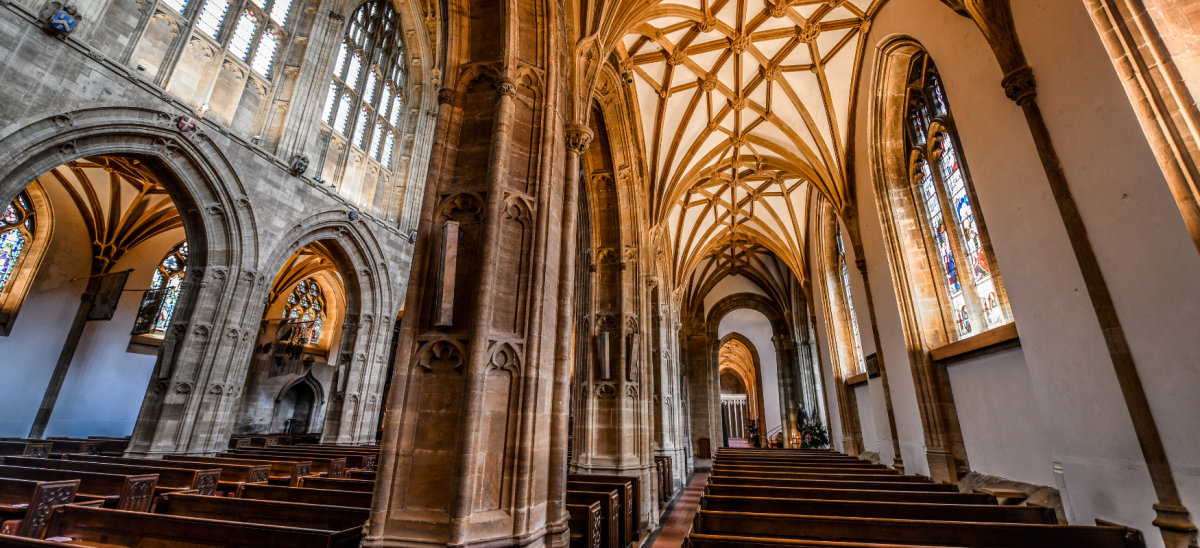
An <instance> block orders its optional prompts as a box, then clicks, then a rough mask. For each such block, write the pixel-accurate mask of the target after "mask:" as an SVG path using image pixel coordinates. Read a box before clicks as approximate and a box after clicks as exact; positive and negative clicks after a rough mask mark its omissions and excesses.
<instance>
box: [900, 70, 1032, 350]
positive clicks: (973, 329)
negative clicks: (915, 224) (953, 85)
mask: <svg viewBox="0 0 1200 548" xmlns="http://www.w3.org/2000/svg"><path fill="white" fill-rule="evenodd" d="M906 108H907V124H906V125H907V131H906V132H905V135H906V143H907V150H908V155H909V176H910V178H911V180H912V183H913V188H914V192H913V193H914V195H915V196H916V199H917V202H918V203H919V204H920V207H919V209H920V212H919V215H920V216H921V217H922V225H923V233H924V234H925V238H926V241H927V244H928V245H927V249H930V250H931V251H932V253H933V254H934V255H935V256H934V257H931V258H930V262H932V263H936V264H937V265H938V267H937V270H939V273H940V277H941V282H940V283H939V284H937V285H938V286H939V288H940V291H939V294H940V295H939V296H940V297H941V298H942V300H943V302H944V303H946V304H948V309H949V310H947V311H946V312H947V314H946V316H947V318H948V319H949V320H950V322H951V323H953V325H954V332H955V333H956V334H957V338H958V339H963V338H966V337H970V336H972V335H975V334H977V333H980V332H983V331H987V330H988V329H992V328H994V327H998V326H1000V325H1003V324H1006V323H1009V322H1011V321H1012V313H1011V312H1010V311H1009V307H1008V299H1007V296H1006V295H1005V293H1004V287H1003V283H1002V282H1001V281H1000V279H999V272H998V271H997V270H996V266H995V265H996V261H995V257H994V255H993V254H992V251H991V245H990V240H989V239H988V237H987V231H986V229H985V228H984V223H983V218H982V217H981V216H980V215H979V210H978V200H977V198H976V196H975V189H974V187H973V186H972V184H971V178H970V176H969V174H968V172H967V169H966V165H965V164H964V162H963V156H962V152H961V151H962V147H961V146H960V144H959V143H960V142H959V139H958V132H957V130H956V129H955V126H954V117H953V115H952V114H951V111H950V105H949V102H948V101H947V99H946V91H945V88H944V87H943V86H942V81H941V77H940V76H939V74H938V71H937V67H935V66H934V64H933V61H932V60H931V59H930V58H929V56H928V55H924V54H922V55H918V56H916V57H915V58H914V60H913V65H912V68H911V71H910V73H909V79H908V87H907V98H906Z"/></svg>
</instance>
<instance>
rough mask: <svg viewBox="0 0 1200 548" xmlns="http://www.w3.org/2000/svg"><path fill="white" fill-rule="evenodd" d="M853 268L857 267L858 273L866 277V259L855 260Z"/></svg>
mask: <svg viewBox="0 0 1200 548" xmlns="http://www.w3.org/2000/svg"><path fill="white" fill-rule="evenodd" d="M854 266H857V267H858V271H859V272H862V273H863V275H864V276H866V275H867V260H866V259H855V260H854Z"/></svg>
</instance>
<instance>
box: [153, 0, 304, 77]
mask: <svg viewBox="0 0 1200 548" xmlns="http://www.w3.org/2000/svg"><path fill="white" fill-rule="evenodd" d="M161 1H162V3H163V5H165V6H167V7H169V8H170V9H171V10H172V11H175V12H177V13H179V14H180V15H182V16H184V17H189V16H191V17H195V21H196V23H195V24H196V30H197V31H198V32H199V33H201V34H203V35H205V36H207V37H209V38H211V39H213V40H216V41H218V42H221V41H222V40H224V41H226V42H227V43H226V44H225V48H226V49H227V50H229V53H230V54H232V55H233V56H234V57H237V58H238V59H239V60H241V61H242V62H244V63H247V64H249V65H250V68H251V69H253V70H254V72H257V73H258V74H259V75H261V76H262V77H263V78H267V79H271V78H272V77H273V76H274V74H273V73H272V72H271V68H272V67H273V66H274V65H275V61H276V55H277V54H278V52H279V50H280V49H281V48H280V46H281V45H283V43H284V39H285V38H286V37H287V31H286V29H287V23H288V19H289V16H290V15H291V12H292V0H247V1H246V4H245V6H244V7H243V9H242V12H241V13H240V14H238V15H237V22H236V23H235V24H234V26H233V31H232V32H228V33H223V32H222V31H223V30H224V29H225V24H226V22H227V16H228V15H229V8H230V7H233V6H231V4H230V2H229V0H203V2H201V1H200V0H161ZM192 4H200V7H199V8H198V9H196V10H195V13H193V14H189V12H188V8H189V7H191V5H192Z"/></svg>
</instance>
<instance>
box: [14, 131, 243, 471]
mask: <svg viewBox="0 0 1200 548" xmlns="http://www.w3.org/2000/svg"><path fill="white" fill-rule="evenodd" d="M173 119H174V116H172V115H171V114H169V113H166V112H161V111H153V110H147V109H136V108H120V107H117V108H103V109H85V110H79V111H73V112H67V113H63V114H59V115H56V116H51V117H48V118H44V119H41V120H38V121H35V122H33V123H31V124H29V125H27V126H25V127H23V128H20V129H18V130H16V131H15V132H12V133H10V134H9V135H8V136H6V137H4V138H3V139H0V151H3V152H0V197H4V199H5V200H11V199H12V198H13V197H14V196H16V194H17V193H18V192H20V191H21V189H23V188H24V187H25V186H27V185H28V184H29V183H30V182H31V181H33V180H34V179H36V178H37V177H39V176H40V175H42V174H43V173H46V172H48V171H49V170H51V169H53V168H55V167H57V166H59V165H62V164H65V163H67V162H70V161H74V160H77V159H79V158H85V157H92V156H103V155H110V156H111V155H121V156H136V157H137V158H139V159H141V160H144V161H145V162H146V163H148V164H151V165H152V166H153V169H154V170H155V172H156V173H158V174H159V175H161V176H162V178H163V182H164V187H166V189H167V192H168V194H169V195H170V197H171V199H172V200H173V201H174V202H175V204H176V207H177V208H178V209H179V210H180V212H181V214H182V215H181V217H182V223H183V227H184V231H185V234H186V235H187V239H188V240H189V242H190V245H191V248H192V256H191V260H190V265H189V266H190V271H189V274H191V275H190V276H189V277H188V278H187V279H186V280H185V281H184V283H183V285H182V287H181V288H180V297H179V304H178V305H177V308H176V313H175V314H174V316H173V320H172V323H171V325H170V327H169V328H168V331H167V334H166V336H165V337H164V341H163V344H162V345H161V346H160V349H159V354H158V357H157V363H156V365H155V366H154V371H153V373H152V375H151V379H150V382H149V386H148V387H147V390H146V396H145V398H144V400H143V402H142V405H141V408H140V411H139V415H138V419H137V422H136V424H135V427H134V430H133V435H132V437H131V443H130V446H129V451H130V452H131V453H139V454H148V453H154V454H160V453H173V452H183V451H198V452H205V451H211V450H215V449H216V448H219V447H222V446H224V444H225V440H224V438H221V437H220V436H219V435H216V434H217V433H216V432H214V431H213V430H212V429H211V427H210V420H211V419H209V417H210V416H211V415H210V413H218V414H219V413H221V412H222V409H224V408H227V407H228V405H227V404H225V403H223V402H224V400H228V399H229V398H228V396H230V395H231V394H230V392H231V390H233V387H231V386H229V385H227V384H224V383H222V382H220V381H216V382H214V381H213V379H216V378H219V377H221V374H220V373H221V372H223V371H226V370H228V368H229V367H230V365H231V363H232V362H233V359H234V356H233V355H234V354H235V353H236V352H233V351H231V350H232V348H233V347H236V346H237V345H238V344H239V342H240V339H242V336H243V332H242V330H241V328H240V325H241V320H240V316H241V314H242V313H243V312H244V309H243V308H241V307H239V306H238V305H236V304H235V305H233V306H230V305H229V304H228V303H238V302H240V299H237V298H236V296H237V295H239V294H242V295H244V294H245V293H246V292H247V291H248V290H249V288H250V287H251V286H252V285H253V281H254V278H253V272H254V268H253V265H254V263H255V260H254V259H255V256H256V250H255V249H254V245H253V243H252V242H253V239H252V238H248V237H247V236H248V235H252V234H254V233H256V232H257V229H256V227H255V221H254V217H253V215H252V213H251V212H250V208H249V201H248V200H247V199H246V197H245V196H246V192H245V188H244V186H243V185H242V183H241V181H240V180H239V179H238V177H237V175H236V173H235V171H234V169H233V167H232V165H231V164H230V163H229V161H228V160H227V159H226V158H225V156H224V154H223V153H222V152H221V150H220V149H219V148H218V147H216V146H215V144H214V143H213V142H212V141H211V139H209V138H208V137H207V136H206V135H205V134H204V133H202V132H197V133H182V132H181V131H180V130H178V129H177V128H176V126H175V125H174V124H173V123H172V122H173ZM248 242H250V243H249V244H248ZM232 395H234V396H236V394H232ZM168 410H169V412H168ZM201 417H204V419H203V420H201Z"/></svg>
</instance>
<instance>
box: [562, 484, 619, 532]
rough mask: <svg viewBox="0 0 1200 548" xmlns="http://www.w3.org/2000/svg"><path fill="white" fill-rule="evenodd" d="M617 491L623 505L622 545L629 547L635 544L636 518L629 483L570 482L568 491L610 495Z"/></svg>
mask: <svg viewBox="0 0 1200 548" xmlns="http://www.w3.org/2000/svg"><path fill="white" fill-rule="evenodd" d="M614 489H615V490H616V491H617V496H618V498H619V499H620V503H621V514H620V517H619V519H618V521H619V523H618V527H619V528H620V529H621V545H622V546H628V545H629V544H630V543H631V542H633V520H634V519H635V516H634V514H633V512H632V509H633V506H632V502H633V501H632V500H631V499H632V498H633V496H632V493H633V490H632V486H631V485H630V483H629V482H627V481H625V482H620V481H608V482H604V483H600V482H583V481H568V482H567V491H588V492H592V493H608V492H611V491H613V490H614Z"/></svg>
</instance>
